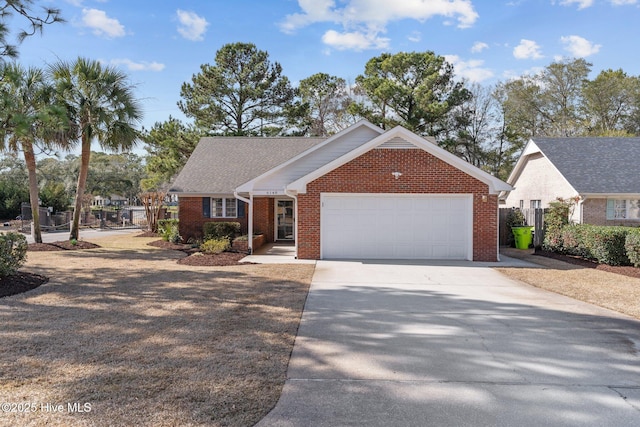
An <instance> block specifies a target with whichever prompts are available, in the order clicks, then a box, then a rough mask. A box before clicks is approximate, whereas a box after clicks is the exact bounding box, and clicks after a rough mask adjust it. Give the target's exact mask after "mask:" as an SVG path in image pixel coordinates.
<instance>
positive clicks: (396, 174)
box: [391, 172, 402, 179]
mask: <svg viewBox="0 0 640 427" xmlns="http://www.w3.org/2000/svg"><path fill="white" fill-rule="evenodd" d="M391 175H393V176H394V177H395V178H396V179H398V178H400V177H401V176H402V172H391Z"/></svg>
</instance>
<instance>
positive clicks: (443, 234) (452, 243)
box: [320, 193, 473, 260]
mask: <svg viewBox="0 0 640 427" xmlns="http://www.w3.org/2000/svg"><path fill="white" fill-rule="evenodd" d="M472 200H473V199H472V195H470V194H469V195H457V194H456V195H438V194H409V195H405V194H345V193H325V194H322V195H321V211H320V212H321V215H320V216H321V219H320V221H321V222H320V234H321V241H320V247H321V257H322V258H323V259H467V260H471V259H472V258H473V246H472V242H473V234H472V233H473V226H472V223H473V205H472Z"/></svg>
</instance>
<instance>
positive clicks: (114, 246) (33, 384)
mask: <svg viewBox="0 0 640 427" xmlns="http://www.w3.org/2000/svg"><path fill="white" fill-rule="evenodd" d="M118 239H121V240H120V241H118ZM156 239H157V238H156ZM152 240H153V238H135V237H130V236H121V237H118V238H117V239H115V240H113V241H109V242H107V241H104V242H99V241H96V243H98V244H99V245H100V246H101V248H97V249H91V250H84V251H57V252H29V254H28V261H27V265H26V266H25V267H24V268H23V269H22V270H23V271H28V272H31V273H34V274H40V275H43V276H46V277H49V282H48V283H45V284H43V285H42V286H40V287H38V288H37V289H34V290H32V291H29V292H27V293H24V294H21V295H14V296H10V297H5V298H1V299H0V325H2V327H1V328H0V342H1V343H2V345H1V346H0V402H5V403H10V404H12V403H14V404H15V406H13V408H15V409H16V412H11V411H9V412H4V413H2V414H1V415H0V425H2V426H16V425H34V426H39V425H47V426H76V425H137V426H190V425H213V426H216V425H253V424H254V423H256V422H257V421H259V420H260V419H261V418H262V417H263V416H264V415H266V414H267V413H268V412H269V410H271V408H272V407H273V406H274V405H275V404H276V402H277V400H278V398H279V396H280V392H281V389H282V386H283V384H284V381H285V375H286V369H287V364H288V361H289V356H290V353H291V350H292V348H293V342H294V339H295V336H296V333H297V329H298V325H299V321H300V316H301V313H302V308H303V305H304V301H305V299H306V295H307V291H308V287H309V284H310V282H311V275H312V274H313V266H312V265H241V266H228V267H191V266H185V265H180V264H178V263H176V260H177V259H178V258H181V257H183V256H184V254H182V253H180V252H177V251H168V250H161V249H157V248H152V247H149V246H148V245H147V244H146V243H148V242H149V241H152ZM20 403H22V404H23V405H22V406H19V405H18V404H20ZM25 404H29V405H30V404H34V406H29V408H31V409H34V408H35V409H36V410H35V411H30V412H27V413H25V412H18V411H17V410H18V408H22V409H24V408H25ZM85 404H88V406H87V405H85ZM58 405H62V406H58ZM59 408H62V409H63V410H61V411H54V409H59ZM78 408H82V409H84V411H83V412H79V411H77V409H78ZM3 409H6V408H3ZM9 409H12V408H11V407H9ZM87 409H89V410H87ZM74 410H75V412H74Z"/></svg>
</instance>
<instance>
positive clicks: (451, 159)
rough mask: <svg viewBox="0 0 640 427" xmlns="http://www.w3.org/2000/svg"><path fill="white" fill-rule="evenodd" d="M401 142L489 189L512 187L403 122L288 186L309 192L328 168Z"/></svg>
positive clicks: (404, 145) (493, 191)
mask: <svg viewBox="0 0 640 427" xmlns="http://www.w3.org/2000/svg"><path fill="white" fill-rule="evenodd" d="M383 145H384V146H387V147H390V146H400V147H402V148H406V147H407V146H415V147H417V148H419V149H422V150H424V151H426V152H428V153H429V154H431V155H433V156H434V157H437V158H439V159H440V160H442V161H444V162H446V163H448V164H450V165H451V166H453V167H455V168H457V169H460V170H461V171H463V172H465V173H466V174H468V175H470V176H472V177H474V178H476V179H477V180H479V181H481V182H484V183H485V184H487V185H488V187H489V192H491V193H494V194H497V193H499V192H500V191H509V190H511V189H512V187H511V186H510V185H509V184H507V183H505V182H503V181H501V180H500V179H498V178H496V177H494V176H493V175H490V174H488V173H487V172H485V171H483V170H482V169H480V168H477V167H475V166H473V165H472V164H471V163H469V162H467V161H465V160H463V159H461V158H460V157H458V156H456V155H454V154H452V153H450V152H448V151H447V150H445V149H443V148H441V147H439V146H438V145H437V144H435V142H434V141H430V140H427V139H425V138H422V137H421V136H418V135H416V134H415V133H413V132H411V131H409V130H407V129H405V128H403V127H402V126H396V127H395V128H393V129H391V130H389V131H387V132H385V133H383V134H381V135H379V136H377V137H375V138H373V139H371V140H370V141H368V142H366V143H365V144H362V145H360V146H359V147H357V148H355V149H353V150H351V151H349V152H348V153H346V154H344V155H342V156H340V157H337V158H335V159H334V160H333V161H331V162H329V163H327V164H326V165H324V166H323V167H320V168H318V169H316V170H314V171H312V172H310V173H308V174H307V175H305V176H303V177H301V178H299V179H297V180H295V181H293V182H292V183H290V184H289V185H287V189H288V190H291V191H297V192H299V193H304V192H306V187H307V184H308V183H309V182H311V181H313V180H315V179H317V178H319V177H321V176H323V175H325V174H327V173H328V172H331V171H332V170H334V169H336V168H338V167H340V166H342V165H344V164H345V163H347V162H349V161H351V160H353V159H355V158H356V157H358V156H361V155H362V154H364V153H366V152H367V151H369V150H371V149H373V148H376V147H379V146H383Z"/></svg>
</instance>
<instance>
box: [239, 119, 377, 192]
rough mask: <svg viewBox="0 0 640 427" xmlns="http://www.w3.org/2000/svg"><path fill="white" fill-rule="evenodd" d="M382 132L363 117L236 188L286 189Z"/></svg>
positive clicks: (249, 190) (253, 189)
mask: <svg viewBox="0 0 640 427" xmlns="http://www.w3.org/2000/svg"><path fill="white" fill-rule="evenodd" d="M382 133H384V130H382V129H381V128H379V127H377V126H375V125H373V124H371V123H370V122H368V121H367V120H360V121H359V122H358V123H356V124H354V125H352V126H349V127H348V128H346V129H343V130H342V131H340V132H338V133H336V134H335V135H333V136H331V137H329V138H327V139H326V140H325V141H323V142H321V143H320V144H317V145H314V146H313V147H311V148H309V149H308V150H306V151H304V152H302V153H300V154H298V155H297V156H295V157H292V158H291V159H289V160H287V161H286V162H284V163H282V164H280V165H278V166H276V167H275V168H273V169H271V170H269V171H267V172H265V173H263V174H261V175H258V176H256V177H255V178H254V179H252V180H250V181H248V182H246V183H244V184H242V185H240V186H239V187H238V188H237V189H236V190H237V191H238V192H241V193H247V192H252V191H256V190H257V191H260V190H263V191H264V190H272V191H273V190H276V191H277V190H279V191H282V190H284V188H285V187H286V186H287V185H288V184H289V183H291V182H292V181H294V180H296V179H298V178H300V177H302V176H304V175H307V174H308V173H311V172H313V171H315V170H317V169H318V168H320V167H322V166H324V165H325V164H326V163H328V162H330V161H332V160H334V159H335V158H336V157H340V156H342V155H344V154H346V153H348V152H350V151H351V150H353V149H354V148H356V147H358V146H360V145H362V144H365V143H367V142H368V141H370V140H371V139H373V138H375V137H377V136H378V135H380V134H382Z"/></svg>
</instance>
